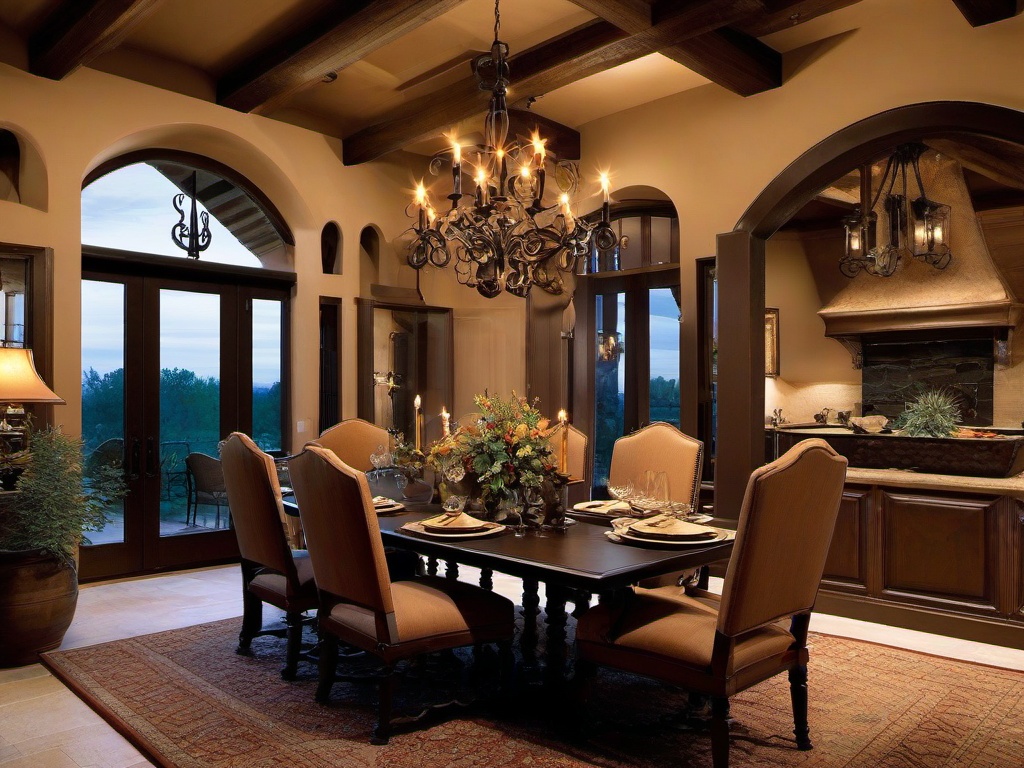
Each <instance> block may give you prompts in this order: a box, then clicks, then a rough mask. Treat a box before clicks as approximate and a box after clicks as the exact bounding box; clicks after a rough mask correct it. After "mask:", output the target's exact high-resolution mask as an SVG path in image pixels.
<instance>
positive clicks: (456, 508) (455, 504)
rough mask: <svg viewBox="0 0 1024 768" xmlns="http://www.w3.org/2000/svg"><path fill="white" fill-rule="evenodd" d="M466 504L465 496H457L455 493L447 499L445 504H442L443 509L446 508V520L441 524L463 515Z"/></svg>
mask: <svg viewBox="0 0 1024 768" xmlns="http://www.w3.org/2000/svg"><path fill="white" fill-rule="evenodd" d="M465 506H466V497H465V496H456V495H454V494H453V495H451V496H449V497H448V498H447V499H445V500H444V504H442V505H441V509H443V510H444V521H443V522H442V523H441V525H447V524H448V523H449V522H451V521H452V520H454V519H455V518H456V517H458V516H459V515H461V514H462V510H463V509H464V508H465Z"/></svg>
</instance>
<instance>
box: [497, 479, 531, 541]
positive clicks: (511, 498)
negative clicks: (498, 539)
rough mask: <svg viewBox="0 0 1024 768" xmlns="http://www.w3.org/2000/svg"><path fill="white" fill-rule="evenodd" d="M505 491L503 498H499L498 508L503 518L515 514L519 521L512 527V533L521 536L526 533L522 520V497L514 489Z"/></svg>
mask: <svg viewBox="0 0 1024 768" xmlns="http://www.w3.org/2000/svg"><path fill="white" fill-rule="evenodd" d="M505 493H506V495H505V498H503V499H502V500H501V504H500V505H499V506H498V509H499V511H501V512H502V513H503V517H504V519H508V517H509V516H510V515H515V516H516V518H517V520H518V521H519V522H518V523H517V524H516V525H515V526H514V527H512V533H513V535H514V536H516V537H517V538H521V537H523V536H525V535H526V525H525V524H524V522H523V501H522V497H521V496H520V494H519V493H518V492H517V491H514V490H506V491H505Z"/></svg>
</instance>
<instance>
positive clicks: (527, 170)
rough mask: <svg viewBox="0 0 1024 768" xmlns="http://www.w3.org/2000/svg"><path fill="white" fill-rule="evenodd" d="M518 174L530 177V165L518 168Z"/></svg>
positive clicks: (525, 177)
mask: <svg viewBox="0 0 1024 768" xmlns="http://www.w3.org/2000/svg"><path fill="white" fill-rule="evenodd" d="M519 175H520V176H522V177H523V178H524V179H528V178H530V166H528V165H524V166H523V167H522V168H520V169H519Z"/></svg>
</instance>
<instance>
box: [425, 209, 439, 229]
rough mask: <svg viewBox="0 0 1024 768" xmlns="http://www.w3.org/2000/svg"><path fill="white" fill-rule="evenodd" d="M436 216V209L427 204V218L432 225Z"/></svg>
mask: <svg viewBox="0 0 1024 768" xmlns="http://www.w3.org/2000/svg"><path fill="white" fill-rule="evenodd" d="M436 218H437V211H435V210H434V209H433V208H431V207H430V206H429V205H428V206H427V220H428V221H429V222H430V225H431V226H433V225H434V219H436Z"/></svg>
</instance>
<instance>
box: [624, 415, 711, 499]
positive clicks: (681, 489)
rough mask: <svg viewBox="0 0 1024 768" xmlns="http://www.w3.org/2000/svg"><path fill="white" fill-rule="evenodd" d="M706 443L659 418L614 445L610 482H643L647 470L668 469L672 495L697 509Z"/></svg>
mask: <svg viewBox="0 0 1024 768" xmlns="http://www.w3.org/2000/svg"><path fill="white" fill-rule="evenodd" d="M703 460H704V443H702V442H701V441H700V440H697V439H696V438H693V437H690V436H689V435H685V434H683V433H682V432H680V431H679V430H678V429H676V428H675V427H673V426H672V425H671V424H667V423H666V422H664V421H656V422H654V423H653V424H649V425H648V426H646V427H644V428H643V429H639V430H637V431H636V432H634V433H632V434H630V435H626V436H624V437H620V438H619V439H618V440H616V441H615V445H614V446H613V447H612V464H611V468H610V470H609V472H608V485H609V486H614V485H623V484H625V482H626V481H631V482H632V483H633V484H634V485H636V484H641V486H642V484H643V481H644V477H645V476H646V473H647V472H664V473H665V475H666V477H667V478H668V497H669V499H671V500H672V501H679V502H684V503H686V504H690V505H691V506H693V508H694V509H695V510H696V509H697V498H698V496H699V495H700V473H701V464H702V463H703Z"/></svg>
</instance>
